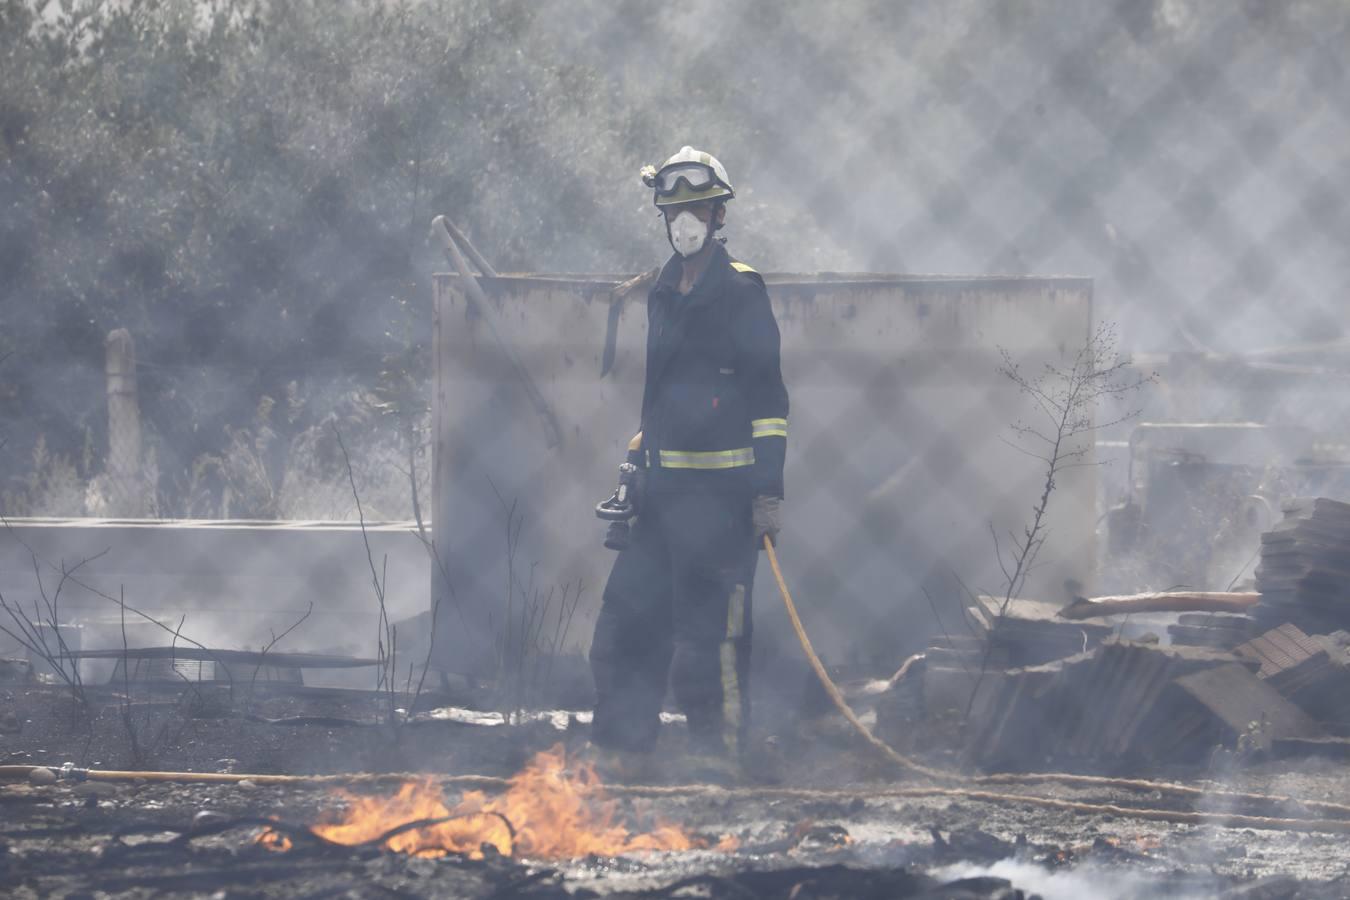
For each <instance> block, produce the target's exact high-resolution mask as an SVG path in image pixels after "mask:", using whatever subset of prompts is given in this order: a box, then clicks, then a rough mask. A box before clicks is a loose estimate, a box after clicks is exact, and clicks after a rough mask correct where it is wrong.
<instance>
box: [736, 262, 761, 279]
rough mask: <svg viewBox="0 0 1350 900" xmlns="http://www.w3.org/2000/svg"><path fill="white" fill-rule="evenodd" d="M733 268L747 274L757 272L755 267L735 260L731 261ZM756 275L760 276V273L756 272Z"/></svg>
mask: <svg viewBox="0 0 1350 900" xmlns="http://www.w3.org/2000/svg"><path fill="white" fill-rule="evenodd" d="M731 267H732V268H733V269H735V270H736V271H737V272H741V273H745V272H755V268H754V266H747V265H746V264H745V263H743V262H736V261H735V260H732V261H731ZM755 274H756V275H758V274H759V273H758V272H755Z"/></svg>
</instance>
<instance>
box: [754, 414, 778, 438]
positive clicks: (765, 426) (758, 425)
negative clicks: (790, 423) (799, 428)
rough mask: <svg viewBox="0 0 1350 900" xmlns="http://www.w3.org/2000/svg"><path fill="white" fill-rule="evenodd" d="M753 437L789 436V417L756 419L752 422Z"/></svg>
mask: <svg viewBox="0 0 1350 900" xmlns="http://www.w3.org/2000/svg"><path fill="white" fill-rule="evenodd" d="M750 435H751V437H757V438H762V437H781V438H785V437H787V419H755V420H754V421H752V422H751V423H750Z"/></svg>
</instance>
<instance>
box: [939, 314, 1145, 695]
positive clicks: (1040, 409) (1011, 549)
mask: <svg viewBox="0 0 1350 900" xmlns="http://www.w3.org/2000/svg"><path fill="white" fill-rule="evenodd" d="M999 354H1000V356H1001V357H1002V359H1003V363H1002V365H1000V366H999V367H998V373H999V375H1001V376H1003V377H1004V378H1005V379H1007V380H1008V381H1010V382H1011V383H1012V384H1013V385H1014V386H1015V387H1016V388H1017V391H1018V393H1020V394H1022V395H1023V396H1024V397H1026V398H1029V399H1030V401H1031V406H1032V408H1033V410H1034V412H1033V413H1032V415H1031V417H1030V418H1029V419H1028V420H1021V419H1019V420H1018V421H1016V422H1014V423H1013V424H1012V426H1011V429H1012V432H1013V437H1012V438H1002V439H1001V440H1003V442H1004V443H1005V444H1007V445H1008V446H1009V447H1011V448H1012V449H1014V450H1016V451H1017V452H1019V453H1021V454H1023V455H1025V456H1028V457H1030V458H1031V459H1034V460H1036V461H1037V462H1039V463H1040V464H1041V466H1042V467H1043V469H1042V471H1043V473H1044V477H1043V479H1042V481H1041V488H1040V496H1039V497H1038V498H1037V500H1036V503H1035V505H1034V506H1032V508H1031V517H1030V518H1029V519H1028V520H1027V521H1026V522H1025V523H1024V524H1023V525H1022V528H1021V531H1009V532H1008V533H1007V534H1006V535H1005V538H1000V537H999V531H998V529H997V528H996V527H995V526H994V524H993V523H992V522H991V523H990V525H989V533H990V535H991V536H992V538H993V542H994V555H995V557H996V558H997V560H998V565H999V570H1000V571H1001V572H1002V574H1003V591H1002V596H1001V598H1000V603H999V609H998V613H997V614H996V615H995V616H994V620H993V621H992V622H990V626H989V633H988V635H987V636H986V638H985V645H984V652H983V654H982V656H981V658H980V671H979V674H978V675H977V676H976V679H975V684H974V687H973V688H972V690H971V692H970V699H969V700H968V701H967V703H966V713H965V717H966V718H967V719H969V717H970V712H971V709H972V708H973V707H974V705H975V698H976V697H977V696H979V692H980V686H981V684H982V683H983V681H984V677H985V675H986V674H987V672H988V670H989V658H990V655H991V654H992V652H993V649H994V646H995V644H996V643H997V641H996V636H997V634H998V631H999V629H1000V627H1001V626H1002V624H1003V622H1004V619H1005V617H1006V615H1007V612H1008V609H1009V607H1010V606H1011V605H1012V601H1013V599H1014V598H1016V597H1019V596H1021V594H1022V591H1023V589H1024V588H1025V587H1026V583H1027V578H1028V577H1029V576H1030V575H1031V573H1032V572H1033V571H1034V570H1035V568H1036V562H1037V559H1038V558H1039V557H1040V554H1041V550H1042V549H1043V548H1044V547H1045V542H1046V538H1047V537H1048V536H1049V528H1048V526H1049V522H1048V513H1049V510H1050V501H1051V498H1052V497H1053V496H1054V493H1055V488H1056V487H1058V484H1059V478H1060V477H1061V476H1062V475H1063V474H1064V472H1066V471H1068V470H1070V469H1075V468H1081V467H1083V466H1094V465H1098V463H1097V462H1095V461H1094V459H1093V450H1094V447H1093V435H1094V434H1095V433H1097V432H1099V431H1101V430H1102V429H1105V428H1111V427H1113V426H1115V425H1119V424H1120V423H1122V422H1126V421H1128V420H1130V419H1133V418H1135V417H1136V416H1138V415H1139V413H1140V412H1141V411H1142V410H1141V407H1139V406H1138V405H1137V398H1138V395H1139V393H1140V392H1141V391H1142V390H1143V388H1144V387H1145V386H1146V385H1148V384H1151V383H1152V382H1153V381H1154V379H1155V376H1153V375H1151V374H1150V375H1141V374H1139V373H1138V372H1136V371H1135V370H1134V369H1132V368H1131V367H1130V363H1129V360H1127V359H1124V358H1122V357H1121V356H1120V353H1119V346H1118V339H1117V336H1116V331H1115V327H1114V326H1113V325H1111V324H1109V323H1104V324H1102V325H1098V326H1097V328H1096V330H1095V331H1093V332H1092V334H1091V335H1090V336H1089V337H1088V339H1087V340H1086V341H1085V342H1084V344H1083V346H1082V347H1080V348H1079V349H1078V350H1077V352H1075V353H1074V355H1073V357H1072V358H1071V359H1069V360H1068V362H1067V364H1060V365H1056V364H1053V363H1045V364H1044V366H1043V368H1042V369H1041V370H1040V371H1039V372H1038V373H1036V374H1029V373H1027V372H1025V371H1023V369H1022V367H1021V365H1020V364H1019V363H1018V362H1017V361H1015V360H1014V359H1013V358H1012V356H1011V354H1009V353H1008V351H1007V350H1006V349H1005V348H1003V347H1000V348H999ZM1132 401H1133V402H1132ZM1108 404H1116V405H1117V406H1118V407H1119V408H1118V409H1113V410H1111V411H1110V414H1109V415H1108V416H1107V417H1106V418H1105V419H1104V420H1099V418H1098V413H1099V411H1100V410H1101V408H1102V407H1104V406H1107V405H1108ZM1005 539H1006V540H1005Z"/></svg>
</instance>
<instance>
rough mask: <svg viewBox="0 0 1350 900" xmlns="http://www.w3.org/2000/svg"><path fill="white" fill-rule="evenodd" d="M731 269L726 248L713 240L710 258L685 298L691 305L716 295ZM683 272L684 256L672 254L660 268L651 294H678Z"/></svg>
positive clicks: (729, 257) (729, 256) (729, 255)
mask: <svg viewBox="0 0 1350 900" xmlns="http://www.w3.org/2000/svg"><path fill="white" fill-rule="evenodd" d="M730 271H731V254H729V253H727V248H726V247H725V246H724V245H723V244H722V242H721V241H715V242H714V243H713V248H712V258H711V259H709V260H708V265H707V267H706V268H704V270H703V274H701V275H699V277H698V281H696V282H694V287H693V289H692V290H690V291H689V293H688V295H687V296H686V298H685V299H686V300H688V301H690V303H691V305H692V304H693V303H698V302H707V300H708V299H709V298H712V297H716V296H717V294H718V292H719V290H720V289H721V287H722V283H723V282H724V281H725V280H726V277H727V275H728V273H730ZM683 274H684V257H682V256H680V254H678V253H675V254H672V255H671V257H670V259H669V260H667V261H666V264H665V266H664V267H663V268H662V269H661V274H660V275H659V276H658V277H657V279H656V284H655V285H654V286H653V287H652V294H653V295H655V294H657V293H670V294H673V295H675V296H678V295H679V293H680V278H681V276H683Z"/></svg>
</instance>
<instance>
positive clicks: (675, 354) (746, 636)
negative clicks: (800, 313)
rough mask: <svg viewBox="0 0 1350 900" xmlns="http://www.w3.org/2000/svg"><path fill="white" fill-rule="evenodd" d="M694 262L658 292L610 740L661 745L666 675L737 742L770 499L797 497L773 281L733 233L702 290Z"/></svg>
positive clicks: (703, 733)
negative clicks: (764, 500)
mask: <svg viewBox="0 0 1350 900" xmlns="http://www.w3.org/2000/svg"><path fill="white" fill-rule="evenodd" d="M681 272H682V260H681V258H680V257H679V256H678V255H677V256H674V257H673V258H672V259H671V260H670V262H668V263H667V264H666V266H665V268H664V269H663V270H662V272H661V276H660V278H659V279H658V280H657V283H656V285H655V287H654V288H653V289H652V292H651V295H650V296H649V298H648V301H647V322H648V330H647V376H646V383H645V386H644V389H643V397H642V443H641V446H640V448H639V449H638V450H637V451H636V452H635V453H633V454H630V457H631V458H633V459H635V460H636V461H638V462H639V464H640V465H642V466H643V467H644V468H645V486H644V490H643V492H642V494H641V496H640V497H639V508H638V517H637V521H636V523H635V524H634V526H633V531H632V537H631V541H630V544H629V547H628V549H626V550H624V551H622V552H621V553H620V554H619V557H618V559H617V560H616V561H615V564H614V569H613V571H612V572H611V573H610V577H609V582H608V584H607V585H606V586H605V594H604V603H603V606H602V608H601V610H600V617H599V619H598V621H597V622H596V628H595V637H594V640H593V641H592V644H591V668H592V672H593V674H594V676H595V685H596V694H597V697H596V708H595V724H594V729H593V736H594V739H595V741H596V743H598V744H601V745H602V746H608V747H611V748H615V749H626V750H639V751H644V750H650V749H651V748H652V745H653V744H654V743H655V741H656V736H657V732H658V730H659V722H660V719H659V716H660V712H661V706H662V703H663V701H664V698H665V691H666V683H667V677H668V675H669V680H670V682H671V685H672V687H673V690H674V694H675V699H676V702H677V703H678V704H679V706H680V708H681V710H682V711H683V712H684V713H685V716H686V717H687V718H688V721H689V731H690V735H691V738H692V739H693V740H694V742H695V743H696V744H697V745H699V748H700V749H703V750H707V751H713V752H736V751H737V750H738V749H739V748H740V747H741V746H742V745H743V743H744V735H745V729H746V727H747V724H748V719H749V715H748V714H749V689H748V688H749V684H748V676H749V668H750V636H751V605H750V597H751V587H752V585H753V581H754V574H755V565H756V562H757V561H758V555H757V549H758V547H757V545H756V543H755V537H754V533H753V526H752V524H751V501H752V499H753V498H754V497H755V496H772V497H782V496H783V460H784V457H785V454H786V447H787V417H788V396H787V390H786V388H785V387H784V386H783V377H782V372H781V370H780V367H779V333H778V323H777V322H776V321H775V320H774V316H773V310H772V308H771V307H770V304H769V296H768V292H767V291H766V290H765V288H764V280H763V279H762V278H761V277H760V276H759V274H758V273H757V272H755V271H754V270H753V269H751V268H750V267H749V266H746V265H744V264H742V263H739V262H736V261H735V260H733V259H731V257H730V256H729V255H728V254H727V251H726V250H725V249H724V248H723V247H722V246H721V245H720V244H718V245H716V246H715V247H714V248H713V255H712V259H711V260H710V261H709V263H708V267H707V269H705V270H704V272H703V274H702V276H701V277H700V278H699V280H698V282H697V283H696V284H695V285H694V287H693V289H692V290H691V291H690V292H689V293H688V294H687V295H681V294H680V292H679V282H680V275H681Z"/></svg>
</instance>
